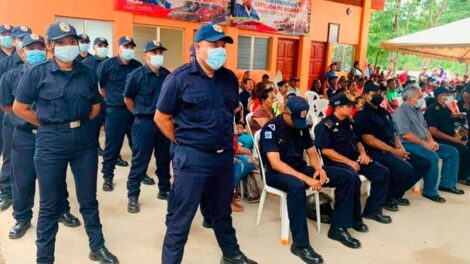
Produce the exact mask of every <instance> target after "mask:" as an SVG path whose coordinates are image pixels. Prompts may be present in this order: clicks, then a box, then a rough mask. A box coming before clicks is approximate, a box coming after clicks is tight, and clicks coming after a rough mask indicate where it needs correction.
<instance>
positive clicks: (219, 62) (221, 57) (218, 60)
mask: <svg viewBox="0 0 470 264" xmlns="http://www.w3.org/2000/svg"><path fill="white" fill-rule="evenodd" d="M226 60H227V51H226V50H225V49H224V48H215V49H209V51H208V52H207V60H206V63H207V65H209V67H211V68H212V69H213V70H214V71H216V70H218V69H220V68H222V66H224V64H225V61H226Z"/></svg>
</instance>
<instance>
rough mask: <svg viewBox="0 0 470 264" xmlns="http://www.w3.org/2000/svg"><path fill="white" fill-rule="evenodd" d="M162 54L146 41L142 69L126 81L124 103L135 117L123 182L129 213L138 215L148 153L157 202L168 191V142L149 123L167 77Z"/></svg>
mask: <svg viewBox="0 0 470 264" xmlns="http://www.w3.org/2000/svg"><path fill="white" fill-rule="evenodd" d="M166 50H167V49H166V48H165V47H163V45H162V43H160V42H158V41H156V40H150V41H148V42H147V44H146V45H145V65H144V66H142V67H140V68H137V69H136V70H134V71H133V72H131V73H130V74H129V75H128V76H127V80H126V88H125V89H124V102H125V103H126V105H127V108H128V109H129V111H131V112H132V113H133V114H134V116H135V120H134V125H133V127H132V142H133V146H132V163H131V170H130V172H129V177H128V180H127V190H128V195H127V196H128V198H129V203H128V205H127V211H128V212H129V213H138V212H139V211H140V207H139V195H140V181H141V179H142V178H143V177H145V175H146V172H147V168H148V165H149V162H150V158H151V157H152V152H153V153H154V155H155V159H156V167H157V170H156V172H155V174H156V175H157V177H158V189H159V193H158V199H161V200H167V198H168V193H169V191H170V140H169V139H168V138H166V137H165V135H163V133H162V132H161V131H160V129H158V127H157V126H156V124H155V122H154V121H153V117H154V116H155V111H156V105H157V101H158V97H159V96H160V91H161V89H162V84H163V81H164V80H165V78H166V77H167V76H168V74H170V72H169V71H168V70H167V69H166V68H165V67H163V63H164V57H163V52H164V51H166Z"/></svg>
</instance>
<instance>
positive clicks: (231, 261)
mask: <svg viewBox="0 0 470 264" xmlns="http://www.w3.org/2000/svg"><path fill="white" fill-rule="evenodd" d="M220 264H257V262H256V261H253V260H251V259H249V258H247V257H246V256H245V255H244V254H243V253H240V255H238V256H235V257H232V258H228V257H222V260H221V261H220Z"/></svg>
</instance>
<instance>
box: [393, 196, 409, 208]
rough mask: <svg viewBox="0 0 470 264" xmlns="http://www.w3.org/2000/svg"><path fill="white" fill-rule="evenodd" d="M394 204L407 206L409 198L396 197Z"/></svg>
mask: <svg viewBox="0 0 470 264" xmlns="http://www.w3.org/2000/svg"><path fill="white" fill-rule="evenodd" d="M395 204H397V205H400V206H409V205H410V200H408V199H406V198H398V199H395Z"/></svg>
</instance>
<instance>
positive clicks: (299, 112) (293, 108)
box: [286, 96, 310, 129]
mask: <svg viewBox="0 0 470 264" xmlns="http://www.w3.org/2000/svg"><path fill="white" fill-rule="evenodd" d="M309 108H310V106H309V105H308V103H307V100H305V99H304V98H302V97H300V96H294V97H291V98H290V99H289V100H288V101H287V104H286V109H287V111H288V112H289V113H290V115H291V118H292V122H294V126H295V127H296V128H299V129H303V128H306V127H307V113H308V109H309Z"/></svg>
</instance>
